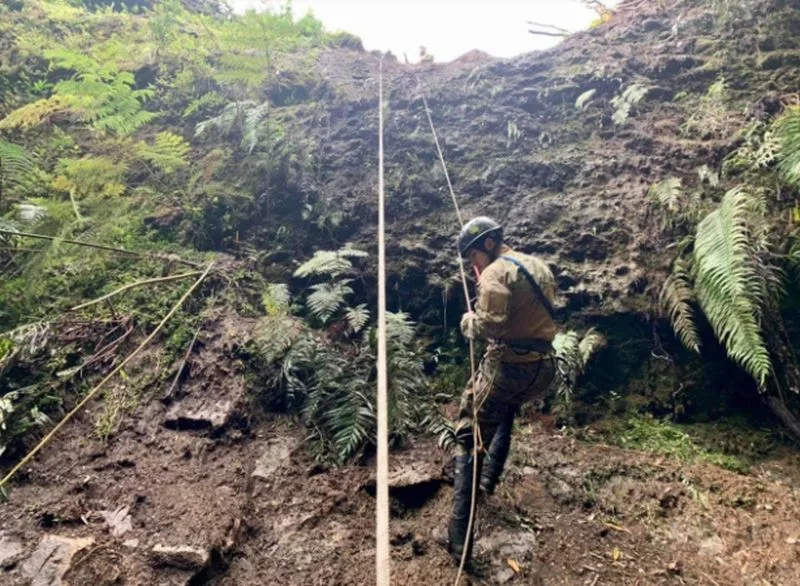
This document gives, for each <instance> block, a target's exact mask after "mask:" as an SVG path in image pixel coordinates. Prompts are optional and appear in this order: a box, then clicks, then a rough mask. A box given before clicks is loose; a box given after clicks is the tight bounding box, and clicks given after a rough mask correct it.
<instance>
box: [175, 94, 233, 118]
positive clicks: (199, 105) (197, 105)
mask: <svg viewBox="0 0 800 586" xmlns="http://www.w3.org/2000/svg"><path fill="white" fill-rule="evenodd" d="M224 103H225V98H223V97H222V96H221V95H219V94H218V93H217V92H215V91H210V92H207V93H205V94H203V95H202V96H200V97H199V98H195V99H194V100H192V101H191V102H189V105H188V106H186V109H185V110H184V111H183V117H184V118H188V117H189V116H193V115H194V114H197V113H199V112H201V111H203V110H204V109H206V108H216V107H217V106H221V105H222V104H224Z"/></svg>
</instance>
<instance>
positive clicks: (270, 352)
mask: <svg viewBox="0 0 800 586" xmlns="http://www.w3.org/2000/svg"><path fill="white" fill-rule="evenodd" d="M303 331H304V329H303V325H302V322H300V321H299V320H297V319H294V318H291V317H288V316H285V315H284V316H281V315H278V316H272V315H270V316H267V317H265V318H262V319H261V320H259V322H258V324H257V325H256V327H255V328H254V330H253V342H254V343H255V345H256V348H258V351H259V354H260V355H261V356H262V358H264V360H265V362H266V363H267V364H273V363H275V362H276V361H277V360H279V359H280V358H281V357H282V356H284V355H285V354H286V353H287V352H288V351H289V349H290V348H292V346H293V345H294V343H295V342H296V341H297V340H298V338H299V337H300V336H301V335H302V334H303Z"/></svg>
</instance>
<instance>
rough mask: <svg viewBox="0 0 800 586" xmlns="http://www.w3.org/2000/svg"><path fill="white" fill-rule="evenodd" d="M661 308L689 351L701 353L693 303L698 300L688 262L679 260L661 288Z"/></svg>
mask: <svg viewBox="0 0 800 586" xmlns="http://www.w3.org/2000/svg"><path fill="white" fill-rule="evenodd" d="M660 301H661V307H662V309H663V311H664V312H665V313H666V314H667V315H668V316H669V319H670V322H671V323H672V328H673V329H674V330H675V333H676V334H678V338H679V339H680V341H681V342H682V343H683V345H684V346H686V347H687V348H688V349H690V350H693V351H695V352H697V353H700V335H699V334H698V333H697V327H696V326H695V322H694V314H693V312H692V306H691V304H692V303H695V302H696V301H697V300H696V298H695V295H694V291H693V290H692V281H691V275H690V273H689V269H688V267H687V266H686V261H685V260H684V259H682V258H678V259H677V260H676V261H675V264H674V265H673V267H672V273H671V274H670V275H669V277H667V279H666V281H664V285H663V286H662V288H661V296H660Z"/></svg>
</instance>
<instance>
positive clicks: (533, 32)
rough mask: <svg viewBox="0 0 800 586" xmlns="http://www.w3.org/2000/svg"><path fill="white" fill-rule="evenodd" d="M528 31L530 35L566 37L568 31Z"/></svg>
mask: <svg viewBox="0 0 800 586" xmlns="http://www.w3.org/2000/svg"><path fill="white" fill-rule="evenodd" d="M528 32H529V33H531V34H532V35H541V36H543V37H568V36H569V35H570V33H550V32H547V31H535V30H533V29H528Z"/></svg>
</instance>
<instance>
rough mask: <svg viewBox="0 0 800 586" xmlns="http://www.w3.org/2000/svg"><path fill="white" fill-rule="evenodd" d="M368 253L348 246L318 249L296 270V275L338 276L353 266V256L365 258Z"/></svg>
mask: <svg viewBox="0 0 800 586" xmlns="http://www.w3.org/2000/svg"><path fill="white" fill-rule="evenodd" d="M366 256H367V253H366V252H364V251H362V250H356V249H355V248H350V247H349V246H346V247H344V248H342V249H340V250H318V251H317V252H315V253H314V256H313V257H312V258H311V259H309V260H307V261H306V262H304V263H303V264H302V265H300V267H299V268H298V269H297V270H296V271H295V272H294V276H295V277H311V276H319V275H327V276H331V277H338V276H340V275H343V274H345V273H347V272H348V271H350V270H351V269H352V268H353V263H352V262H351V261H350V259H351V258H364V257H366Z"/></svg>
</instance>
